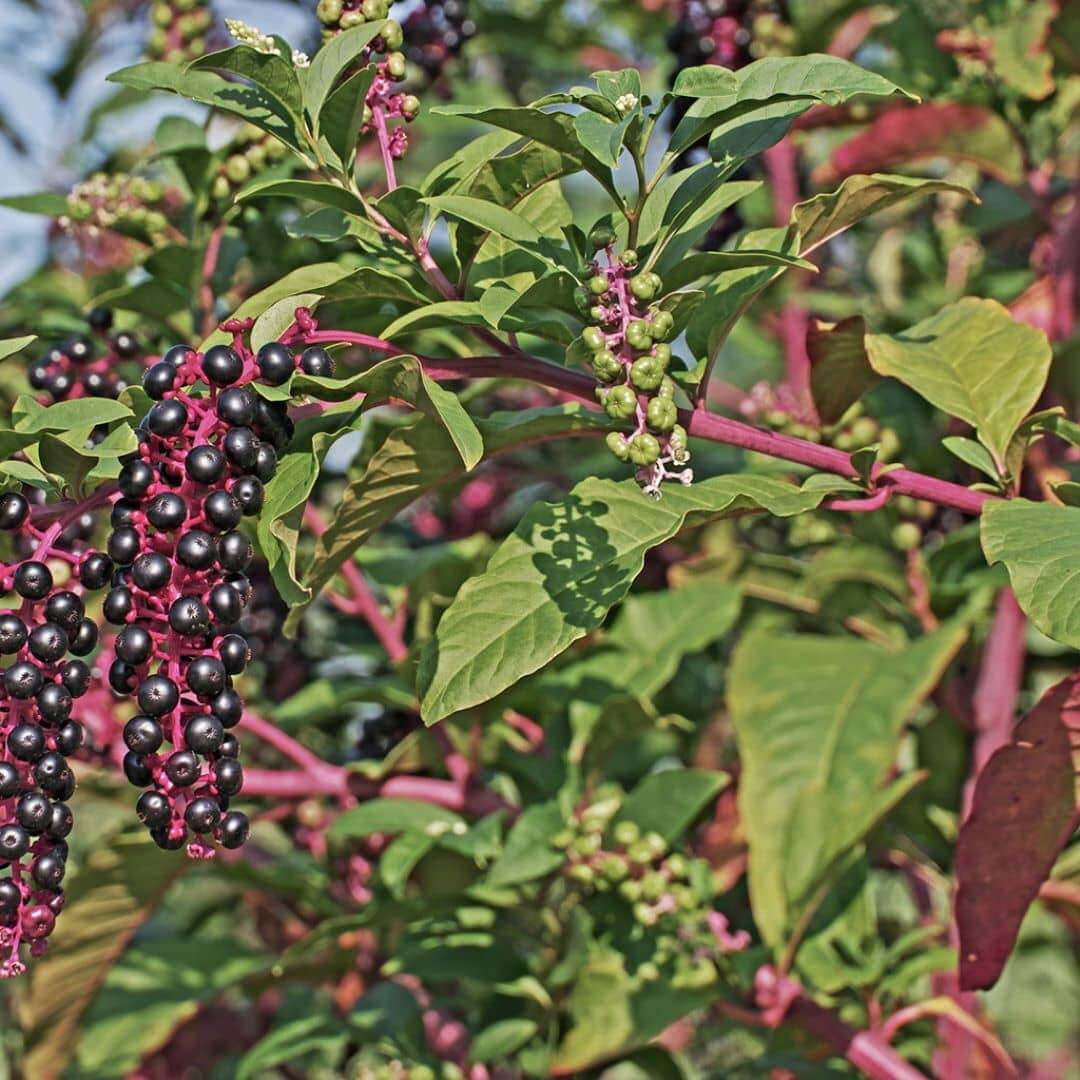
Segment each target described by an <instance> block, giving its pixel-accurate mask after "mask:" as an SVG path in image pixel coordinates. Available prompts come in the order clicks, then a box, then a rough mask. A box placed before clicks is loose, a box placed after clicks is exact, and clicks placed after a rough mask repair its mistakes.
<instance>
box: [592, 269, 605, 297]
mask: <svg viewBox="0 0 1080 1080" xmlns="http://www.w3.org/2000/svg"><path fill="white" fill-rule="evenodd" d="M607 291H608V279H607V276H606V275H605V274H593V276H592V277H591V278H589V292H591V293H592V294H593V296H603V295H604V293H606V292H607Z"/></svg>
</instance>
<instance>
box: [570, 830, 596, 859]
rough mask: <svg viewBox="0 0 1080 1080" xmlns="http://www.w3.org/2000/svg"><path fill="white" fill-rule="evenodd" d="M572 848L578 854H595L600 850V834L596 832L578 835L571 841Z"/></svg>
mask: <svg viewBox="0 0 1080 1080" xmlns="http://www.w3.org/2000/svg"><path fill="white" fill-rule="evenodd" d="M573 850H574V851H576V852H577V853H578V854H579V855H583V856H586V857H587V856H589V855H595V854H596V853H597V852H598V851H599V850H600V836H599V834H598V833H586V834H585V835H584V836H579V837H578V838H577V839H576V840H575V841H574V843H573Z"/></svg>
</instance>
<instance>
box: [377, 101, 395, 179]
mask: <svg viewBox="0 0 1080 1080" xmlns="http://www.w3.org/2000/svg"><path fill="white" fill-rule="evenodd" d="M371 121H372V124H373V126H374V128H375V134H376V136H378V139H379V151H380V153H381V154H382V163H383V170H384V171H385V172H386V190H387V191H393V190H394V189H395V188H396V187H397V186H398V185H397V173H396V172H395V171H394V155H393V154H391V153H390V133H389V132H388V131H387V130H386V116H385V114H384V113H383V111H382V106H381V105H375V106H373V107H372V109H371Z"/></svg>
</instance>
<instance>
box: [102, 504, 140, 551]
mask: <svg viewBox="0 0 1080 1080" xmlns="http://www.w3.org/2000/svg"><path fill="white" fill-rule="evenodd" d="M117 505H119V503H117ZM141 547H142V543H141V541H140V540H139V534H138V532H136V531H135V529H134V528H132V527H131V526H130V525H122V526H121V527H120V528H118V529H113V531H112V534H111V535H110V536H109V544H108V549H109V558H110V559H112V561H113V562H114V563H116V564H117V565H118V566H130V565H131V563H132V562H133V561H134V559H135V556H136V555H138V554H139V549H140V548H141Z"/></svg>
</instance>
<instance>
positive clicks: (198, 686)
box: [187, 656, 229, 701]
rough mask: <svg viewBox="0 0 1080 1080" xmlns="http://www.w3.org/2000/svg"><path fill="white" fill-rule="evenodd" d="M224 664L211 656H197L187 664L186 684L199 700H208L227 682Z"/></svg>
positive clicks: (222, 688) (221, 689) (223, 687)
mask: <svg viewBox="0 0 1080 1080" xmlns="http://www.w3.org/2000/svg"><path fill="white" fill-rule="evenodd" d="M228 678H229V677H228V674H227V673H226V671H225V665H224V664H223V663H222V662H221V661H220V660H218V659H217V658H216V657H213V656H198V657H196V658H195V659H194V660H192V661H191V663H190V664H189V665H188V669H187V684H188V687H189V688H190V689H191V690H192V691H193V693H194V694H195V695H196V697H198V699H199V700H200V701H210V700H211V699H212V698H214V697H216V696H217V695H218V694H220V693H221V692H222V691H223V690H224V689H225V687H226V685H227V683H228Z"/></svg>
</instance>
